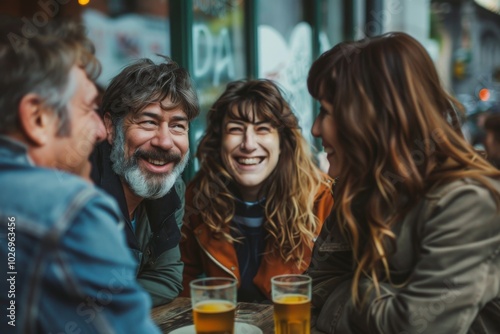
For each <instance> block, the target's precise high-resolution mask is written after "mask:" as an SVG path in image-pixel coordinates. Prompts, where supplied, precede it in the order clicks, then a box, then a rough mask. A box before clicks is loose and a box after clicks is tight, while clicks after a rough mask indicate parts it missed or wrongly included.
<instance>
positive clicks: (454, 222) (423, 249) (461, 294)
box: [316, 184, 500, 334]
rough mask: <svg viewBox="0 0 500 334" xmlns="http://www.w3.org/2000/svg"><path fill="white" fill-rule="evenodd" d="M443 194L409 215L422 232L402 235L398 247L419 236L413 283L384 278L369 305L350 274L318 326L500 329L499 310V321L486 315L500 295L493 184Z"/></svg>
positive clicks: (333, 291)
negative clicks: (356, 299)
mask: <svg viewBox="0 0 500 334" xmlns="http://www.w3.org/2000/svg"><path fill="white" fill-rule="evenodd" d="M441 195H442V196H441ZM441 195H440V196H437V197H436V198H434V199H431V200H429V202H428V203H427V204H426V205H424V208H423V210H422V213H423V214H416V215H408V216H407V218H406V219H405V220H404V221H403V222H402V224H403V225H405V224H417V225H418V226H417V229H414V231H417V233H416V234H414V235H411V234H408V235H406V236H405V235H400V236H398V237H397V245H398V248H400V246H401V248H403V247H402V245H403V243H411V242H415V241H414V240H412V239H417V240H418V242H417V243H418V245H419V248H418V254H417V257H416V262H415V264H414V266H413V267H412V271H411V273H410V274H409V276H408V279H407V281H406V282H405V283H404V284H402V285H400V286H392V285H390V284H389V283H381V291H380V295H377V294H376V293H375V292H374V291H373V290H371V291H370V293H369V294H367V300H366V303H365V307H363V308H362V309H361V310H358V309H356V308H355V307H354V305H353V302H352V300H351V298H350V285H351V281H350V280H349V279H347V280H344V281H342V282H341V283H339V284H331V286H330V287H329V289H328V290H327V291H325V292H326V293H328V297H327V299H326V301H325V302H324V304H323V305H322V309H321V312H320V314H319V316H318V320H317V323H316V325H317V327H318V328H320V329H321V330H324V331H326V332H328V333H385V334H390V333H470V329H471V327H477V326H482V330H483V331H481V333H496V332H498V328H500V323H499V322H500V320H498V319H499V318H498V312H497V317H496V319H497V320H493V322H492V321H491V317H490V319H480V318H478V315H479V317H481V316H482V315H483V314H481V312H483V311H484V310H491V309H492V308H491V306H492V305H498V301H499V296H500V292H499V289H500V258H499V254H500V218H499V215H498V211H497V208H496V205H495V202H494V200H493V199H492V197H491V195H490V193H489V192H488V190H486V189H484V188H482V187H479V186H476V185H472V184H467V185H464V184H462V185H461V186H460V187H455V188H454V189H451V190H450V191H447V192H446V193H444V194H441ZM415 218H416V221H415V220H414V219H415ZM408 255H410V254H408ZM337 270H338V269H337ZM338 276H339V275H337V277H338ZM337 281H340V279H338V278H337ZM370 286H371V282H370V281H369V280H368V279H366V278H365V279H364V280H362V281H361V282H360V289H361V293H362V294H364V293H365V292H366V291H368V290H367V289H368V288H369V287H370ZM478 322H481V324H478ZM495 322H496V324H495Z"/></svg>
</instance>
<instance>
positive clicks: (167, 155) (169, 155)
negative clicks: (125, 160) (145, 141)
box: [134, 149, 182, 164]
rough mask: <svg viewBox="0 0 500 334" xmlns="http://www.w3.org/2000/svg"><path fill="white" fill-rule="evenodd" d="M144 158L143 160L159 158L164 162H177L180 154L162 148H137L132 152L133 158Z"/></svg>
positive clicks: (179, 159)
mask: <svg viewBox="0 0 500 334" xmlns="http://www.w3.org/2000/svg"><path fill="white" fill-rule="evenodd" d="M139 158H142V159H145V160H148V159H150V160H161V161H164V162H166V163H169V162H173V163H175V164H178V163H179V162H180V161H181V159H182V156H181V155H180V154H178V153H173V152H167V151H163V150H141V149H137V150H136V151H135V152H134V159H136V160H137V159H139Z"/></svg>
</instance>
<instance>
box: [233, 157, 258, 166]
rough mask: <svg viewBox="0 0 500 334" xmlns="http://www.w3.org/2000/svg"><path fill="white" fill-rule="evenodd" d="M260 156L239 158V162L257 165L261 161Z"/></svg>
mask: <svg viewBox="0 0 500 334" xmlns="http://www.w3.org/2000/svg"><path fill="white" fill-rule="evenodd" d="M260 161H261V159H260V158H239V159H238V163H239V164H242V165H257V164H258V163H260Z"/></svg>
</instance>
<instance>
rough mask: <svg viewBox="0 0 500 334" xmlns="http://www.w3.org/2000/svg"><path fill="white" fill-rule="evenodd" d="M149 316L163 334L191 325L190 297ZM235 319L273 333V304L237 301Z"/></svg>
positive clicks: (165, 306) (158, 308) (270, 333)
mask: <svg viewBox="0 0 500 334" xmlns="http://www.w3.org/2000/svg"><path fill="white" fill-rule="evenodd" d="M151 317H152V318H153V321H154V322H155V323H156V324H157V325H158V327H160V329H161V331H162V332H163V333H165V334H167V333H170V332H171V331H173V330H175V329H177V328H181V327H184V326H188V325H192V324H193V312H192V308H191V299H189V298H184V297H179V298H176V299H174V301H172V302H171V303H169V304H166V305H162V306H158V307H155V308H154V309H153V310H152V312H151ZM236 321H238V322H245V323H248V324H252V325H254V326H257V327H259V328H260V329H261V330H262V332H263V334H274V319H273V305H272V304H256V303H238V306H237V307H236ZM236 334H237V333H236ZM311 334H323V332H320V331H318V330H317V329H315V328H312V329H311Z"/></svg>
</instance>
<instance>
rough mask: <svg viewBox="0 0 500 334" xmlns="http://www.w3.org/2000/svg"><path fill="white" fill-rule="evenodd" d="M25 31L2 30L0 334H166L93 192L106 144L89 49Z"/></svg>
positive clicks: (106, 205)
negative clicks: (97, 152)
mask: <svg viewBox="0 0 500 334" xmlns="http://www.w3.org/2000/svg"><path fill="white" fill-rule="evenodd" d="M25 24H26V23H25V22H23V21H22V20H21V19H14V18H3V17H2V18H1V19H0V71H1V72H0V73H1V75H0V92H1V93H0V184H1V187H2V190H1V191H0V240H1V241H0V260H1V263H2V265H3V269H2V274H0V305H2V310H1V311H0V318H1V321H0V333H62V332H64V333H69V332H71V333H103V334H104V333H106V334H108V333H159V330H158V328H157V327H156V326H155V325H154V323H153V321H152V320H151V317H150V306H151V303H150V301H149V297H148V295H147V293H146V292H145V291H144V290H143V289H141V288H140V286H139V284H137V281H136V277H135V261H134V259H133V258H132V256H131V255H130V252H129V251H128V249H127V244H126V242H125V237H124V235H123V229H122V228H121V227H123V222H122V221H121V214H120V212H119V209H118V206H117V204H116V202H115V201H114V200H113V199H112V198H111V197H110V196H108V195H106V194H105V193H104V192H103V191H101V190H99V189H97V188H96V187H95V186H94V185H92V184H91V183H90V182H89V174H90V167H91V165H90V162H89V155H90V153H91V152H92V149H93V147H94V144H96V143H97V142H100V141H102V140H104V138H105V136H106V132H105V128H104V124H103V122H102V120H101V118H100V117H99V115H98V114H97V113H96V109H97V95H98V93H97V89H96V87H95V85H94V83H93V81H92V80H93V79H95V78H96V76H97V75H98V73H99V71H100V66H99V63H98V61H97V59H96V58H95V57H94V55H93V48H92V47H91V43H90V41H89V40H88V39H87V38H86V36H85V31H84V30H83V29H82V27H81V26H79V25H77V24H71V23H64V24H56V23H54V22H51V23H47V25H46V26H44V27H40V28H39V29H38V30H37V33H36V34H31V35H29V36H28V35H27V34H25V33H24V32H25V31H24V30H25V28H24V27H25ZM82 177H83V178H82Z"/></svg>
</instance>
